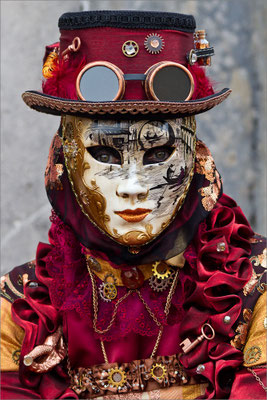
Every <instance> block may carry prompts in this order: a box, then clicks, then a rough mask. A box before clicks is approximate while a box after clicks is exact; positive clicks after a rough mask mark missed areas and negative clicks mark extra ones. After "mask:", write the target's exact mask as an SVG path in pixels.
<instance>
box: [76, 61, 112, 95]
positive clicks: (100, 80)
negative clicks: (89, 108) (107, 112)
mask: <svg viewBox="0 0 267 400" xmlns="http://www.w3.org/2000/svg"><path fill="white" fill-rule="evenodd" d="M79 89H80V97H81V98H82V99H83V100H89V101H112V100H113V99H115V98H116V96H117V93H118V91H119V81H118V77H117V75H116V74H115V72H114V71H112V70H111V69H110V68H107V67H105V66H95V67H91V68H88V69H87V70H86V71H85V72H84V73H83V74H82V76H81V78H80V84H79Z"/></svg>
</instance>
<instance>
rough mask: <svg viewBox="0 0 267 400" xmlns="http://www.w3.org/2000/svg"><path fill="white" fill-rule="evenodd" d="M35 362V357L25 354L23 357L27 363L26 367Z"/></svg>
mask: <svg viewBox="0 0 267 400" xmlns="http://www.w3.org/2000/svg"><path fill="white" fill-rule="evenodd" d="M32 363H33V358H32V357H30V356H25V357H24V359H23V364H24V365H26V367H29V366H30V365H32Z"/></svg>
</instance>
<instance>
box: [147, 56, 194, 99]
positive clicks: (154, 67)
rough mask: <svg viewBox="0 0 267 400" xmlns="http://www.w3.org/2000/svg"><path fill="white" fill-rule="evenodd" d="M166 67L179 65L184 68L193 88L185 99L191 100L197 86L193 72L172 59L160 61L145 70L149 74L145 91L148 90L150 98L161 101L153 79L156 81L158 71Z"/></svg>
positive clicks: (178, 66)
mask: <svg viewBox="0 0 267 400" xmlns="http://www.w3.org/2000/svg"><path fill="white" fill-rule="evenodd" d="M165 67H177V68H180V69H182V70H183V71H184V72H185V73H186V74H187V76H188V78H189V79H190V82H191V88H190V92H189V94H188V96H187V97H186V99H184V100H183V101H187V100H190V99H191V97H192V95H193V92H194V87H195V83H194V78H193V76H192V74H191V72H190V71H189V70H188V69H187V68H186V67H185V66H184V65H182V64H179V63H176V62H172V61H160V62H159V63H157V64H154V65H152V67H150V68H149V69H148V70H147V71H146V72H145V75H147V78H146V81H145V92H146V95H147V96H148V98H150V99H153V100H156V101H160V100H159V99H158V97H157V96H156V94H155V92H154V89H153V81H154V77H155V75H156V74H157V73H158V71H159V70H161V69H162V68H165Z"/></svg>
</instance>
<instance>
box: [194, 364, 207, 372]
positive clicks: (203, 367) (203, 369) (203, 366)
mask: <svg viewBox="0 0 267 400" xmlns="http://www.w3.org/2000/svg"><path fill="white" fill-rule="evenodd" d="M205 369H206V368H205V365H203V364H199V365H198V366H197V369H196V372H197V374H201V373H202V372H204V371H205Z"/></svg>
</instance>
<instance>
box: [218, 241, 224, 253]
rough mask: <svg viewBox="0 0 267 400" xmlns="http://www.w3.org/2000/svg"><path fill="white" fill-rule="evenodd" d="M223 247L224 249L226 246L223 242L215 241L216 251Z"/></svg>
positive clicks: (221, 249)
mask: <svg viewBox="0 0 267 400" xmlns="http://www.w3.org/2000/svg"><path fill="white" fill-rule="evenodd" d="M225 249H226V246H225V243H224V242H219V243H217V251H218V252H221V251H224V250H225Z"/></svg>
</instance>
